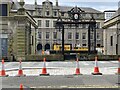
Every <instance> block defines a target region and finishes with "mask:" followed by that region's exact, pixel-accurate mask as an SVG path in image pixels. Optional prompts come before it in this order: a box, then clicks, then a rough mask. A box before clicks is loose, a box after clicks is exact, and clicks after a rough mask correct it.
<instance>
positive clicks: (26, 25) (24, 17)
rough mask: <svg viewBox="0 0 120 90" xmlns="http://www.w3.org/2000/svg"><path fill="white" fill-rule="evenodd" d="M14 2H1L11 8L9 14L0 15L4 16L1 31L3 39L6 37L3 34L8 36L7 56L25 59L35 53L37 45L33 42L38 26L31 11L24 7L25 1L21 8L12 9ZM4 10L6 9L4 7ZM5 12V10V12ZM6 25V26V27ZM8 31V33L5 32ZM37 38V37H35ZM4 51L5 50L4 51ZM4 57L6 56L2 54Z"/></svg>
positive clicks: (21, 3)
mask: <svg viewBox="0 0 120 90" xmlns="http://www.w3.org/2000/svg"><path fill="white" fill-rule="evenodd" d="M12 4H13V3H11V2H10V1H7V2H4V1H2V2H1V6H2V5H3V6H2V7H4V5H5V6H6V10H7V8H9V9H8V10H7V12H8V14H5V15H4V16H3V14H2V15H1V16H0V17H2V23H1V25H2V29H1V31H2V33H1V36H2V37H1V40H2V39H3V38H4V37H3V35H6V36H7V37H6V38H7V46H6V47H5V49H6V48H7V54H6V56H7V58H8V59H9V60H12V59H16V60H19V59H20V58H21V59H22V60H25V58H26V55H31V54H34V53H35V50H33V49H34V47H35V45H36V43H35V42H36V41H35V40H34V42H31V38H32V34H34V35H33V36H36V35H35V34H36V33H35V32H36V31H35V30H36V29H35V28H37V25H36V21H35V20H34V19H33V18H32V17H31V16H30V14H29V13H27V12H26V10H25V9H24V8H23V5H24V2H22V1H21V2H20V3H19V4H20V6H21V7H20V8H19V9H17V10H13V9H11V7H12ZM2 11H4V9H2ZM3 13H4V12H3ZM5 22H6V23H5ZM31 26H33V27H34V28H33V30H31ZM5 27H6V28H5ZM5 31H6V33H5ZM33 39H35V37H33ZM2 53H4V51H3V52H2ZM2 57H5V56H3V55H2Z"/></svg>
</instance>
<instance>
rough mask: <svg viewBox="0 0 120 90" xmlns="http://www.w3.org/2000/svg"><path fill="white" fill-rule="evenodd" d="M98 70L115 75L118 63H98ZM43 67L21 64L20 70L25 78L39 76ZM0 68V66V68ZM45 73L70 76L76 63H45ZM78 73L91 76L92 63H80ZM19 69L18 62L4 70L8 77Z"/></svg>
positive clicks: (41, 64)
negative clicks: (21, 69)
mask: <svg viewBox="0 0 120 90" xmlns="http://www.w3.org/2000/svg"><path fill="white" fill-rule="evenodd" d="M98 66H99V70H100V72H101V73H103V74H105V75H106V74H107V75H110V74H115V73H116V72H117V68H118V61H99V62H98ZM42 67H43V62H22V68H23V71H24V73H25V74H26V75H27V76H34V75H39V74H40V73H41V69H42ZM0 68H1V66H0ZM46 68H47V72H48V73H49V74H50V75H72V74H74V73H75V69H76V62H75V61H69V62H60V61H59V62H46ZM79 68H80V72H81V73H82V74H85V75H91V73H92V72H93V70H94V61H80V62H79ZM18 69H19V62H6V63H5V70H6V73H7V74H9V76H15V75H16V74H17V72H18Z"/></svg>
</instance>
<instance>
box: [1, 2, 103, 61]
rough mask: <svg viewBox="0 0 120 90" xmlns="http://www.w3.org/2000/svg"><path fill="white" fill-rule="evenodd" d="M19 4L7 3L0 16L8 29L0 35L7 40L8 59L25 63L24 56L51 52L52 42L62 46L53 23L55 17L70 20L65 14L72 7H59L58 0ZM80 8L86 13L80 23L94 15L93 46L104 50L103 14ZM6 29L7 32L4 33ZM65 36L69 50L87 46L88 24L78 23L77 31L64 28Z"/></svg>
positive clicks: (87, 8)
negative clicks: (45, 51) (10, 57)
mask: <svg viewBox="0 0 120 90" xmlns="http://www.w3.org/2000/svg"><path fill="white" fill-rule="evenodd" d="M20 1H21V3H16V2H14V3H13V2H10V0H8V1H6V2H5V4H6V5H7V7H9V9H8V10H7V13H8V15H6V16H4V17H3V16H2V15H1V16H0V17H2V19H3V20H2V24H1V25H2V26H4V28H5V27H7V28H6V29H1V30H2V31H3V32H4V33H1V34H2V35H3V34H5V35H6V38H7V39H8V40H7V41H8V44H7V46H8V48H7V49H8V50H7V51H8V52H7V56H11V55H14V57H15V58H16V59H17V60H18V58H20V57H21V58H23V60H25V57H26V55H32V54H33V55H34V54H39V52H40V51H41V50H52V49H53V45H54V44H55V43H58V44H61V43H62V41H61V31H59V30H58V29H56V28H55V23H56V20H57V19H58V17H61V18H62V20H63V21H68V20H70V19H69V15H68V11H70V10H71V9H72V8H73V7H74V6H73V7H71V6H60V5H59V3H58V0H56V3H55V4H54V3H53V2H51V1H49V0H46V1H43V2H42V4H41V5H39V4H37V1H36V0H35V3H34V4H25V3H24V2H23V1H24V0H20ZM3 2H4V1H3ZM3 2H2V4H3ZM19 4H20V5H19ZM79 8H80V9H81V10H83V11H84V12H85V13H84V15H82V16H81V18H80V19H81V20H86V21H89V20H90V19H91V15H93V16H94V18H95V20H96V23H97V24H96V30H97V32H96V42H97V44H96V46H97V47H103V29H102V26H103V24H104V13H103V12H100V11H98V10H95V9H93V8H89V7H79ZM5 22H6V24H4V23H5ZM36 24H37V25H38V29H37V25H36ZM5 25H6V26H5ZM5 30H7V32H6V33H5ZM64 34H65V38H64V39H65V44H71V45H72V49H73V48H74V47H76V46H79V47H88V25H87V24H86V25H82V24H81V25H79V26H78V27H77V28H76V27H75V26H74V25H73V26H72V27H70V26H69V25H68V26H65V33H64ZM2 38H3V37H2ZM91 39H92V38H91Z"/></svg>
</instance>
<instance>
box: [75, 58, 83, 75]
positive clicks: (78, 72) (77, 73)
mask: <svg viewBox="0 0 120 90" xmlns="http://www.w3.org/2000/svg"><path fill="white" fill-rule="evenodd" d="M76 66H77V67H76V71H75V74H74V75H82V74H81V73H80V68H79V59H78V58H77V60H76Z"/></svg>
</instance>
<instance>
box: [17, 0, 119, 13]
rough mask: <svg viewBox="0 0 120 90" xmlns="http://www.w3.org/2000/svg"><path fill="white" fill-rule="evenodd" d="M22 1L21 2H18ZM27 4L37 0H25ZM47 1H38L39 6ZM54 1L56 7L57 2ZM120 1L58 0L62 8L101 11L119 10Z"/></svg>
mask: <svg viewBox="0 0 120 90" xmlns="http://www.w3.org/2000/svg"><path fill="white" fill-rule="evenodd" d="M18 1H20V0H18ZM24 1H25V3H26V4H34V1H35V0H24ZM43 1H45V0H37V3H38V4H39V5H41V4H42V2H43ZM49 1H52V2H53V4H54V5H55V1H56V0H49ZM119 1H120V0H58V2H59V5H60V6H76V5H77V6H79V7H92V8H95V9H97V10H100V11H104V10H117V9H118V2H119Z"/></svg>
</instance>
